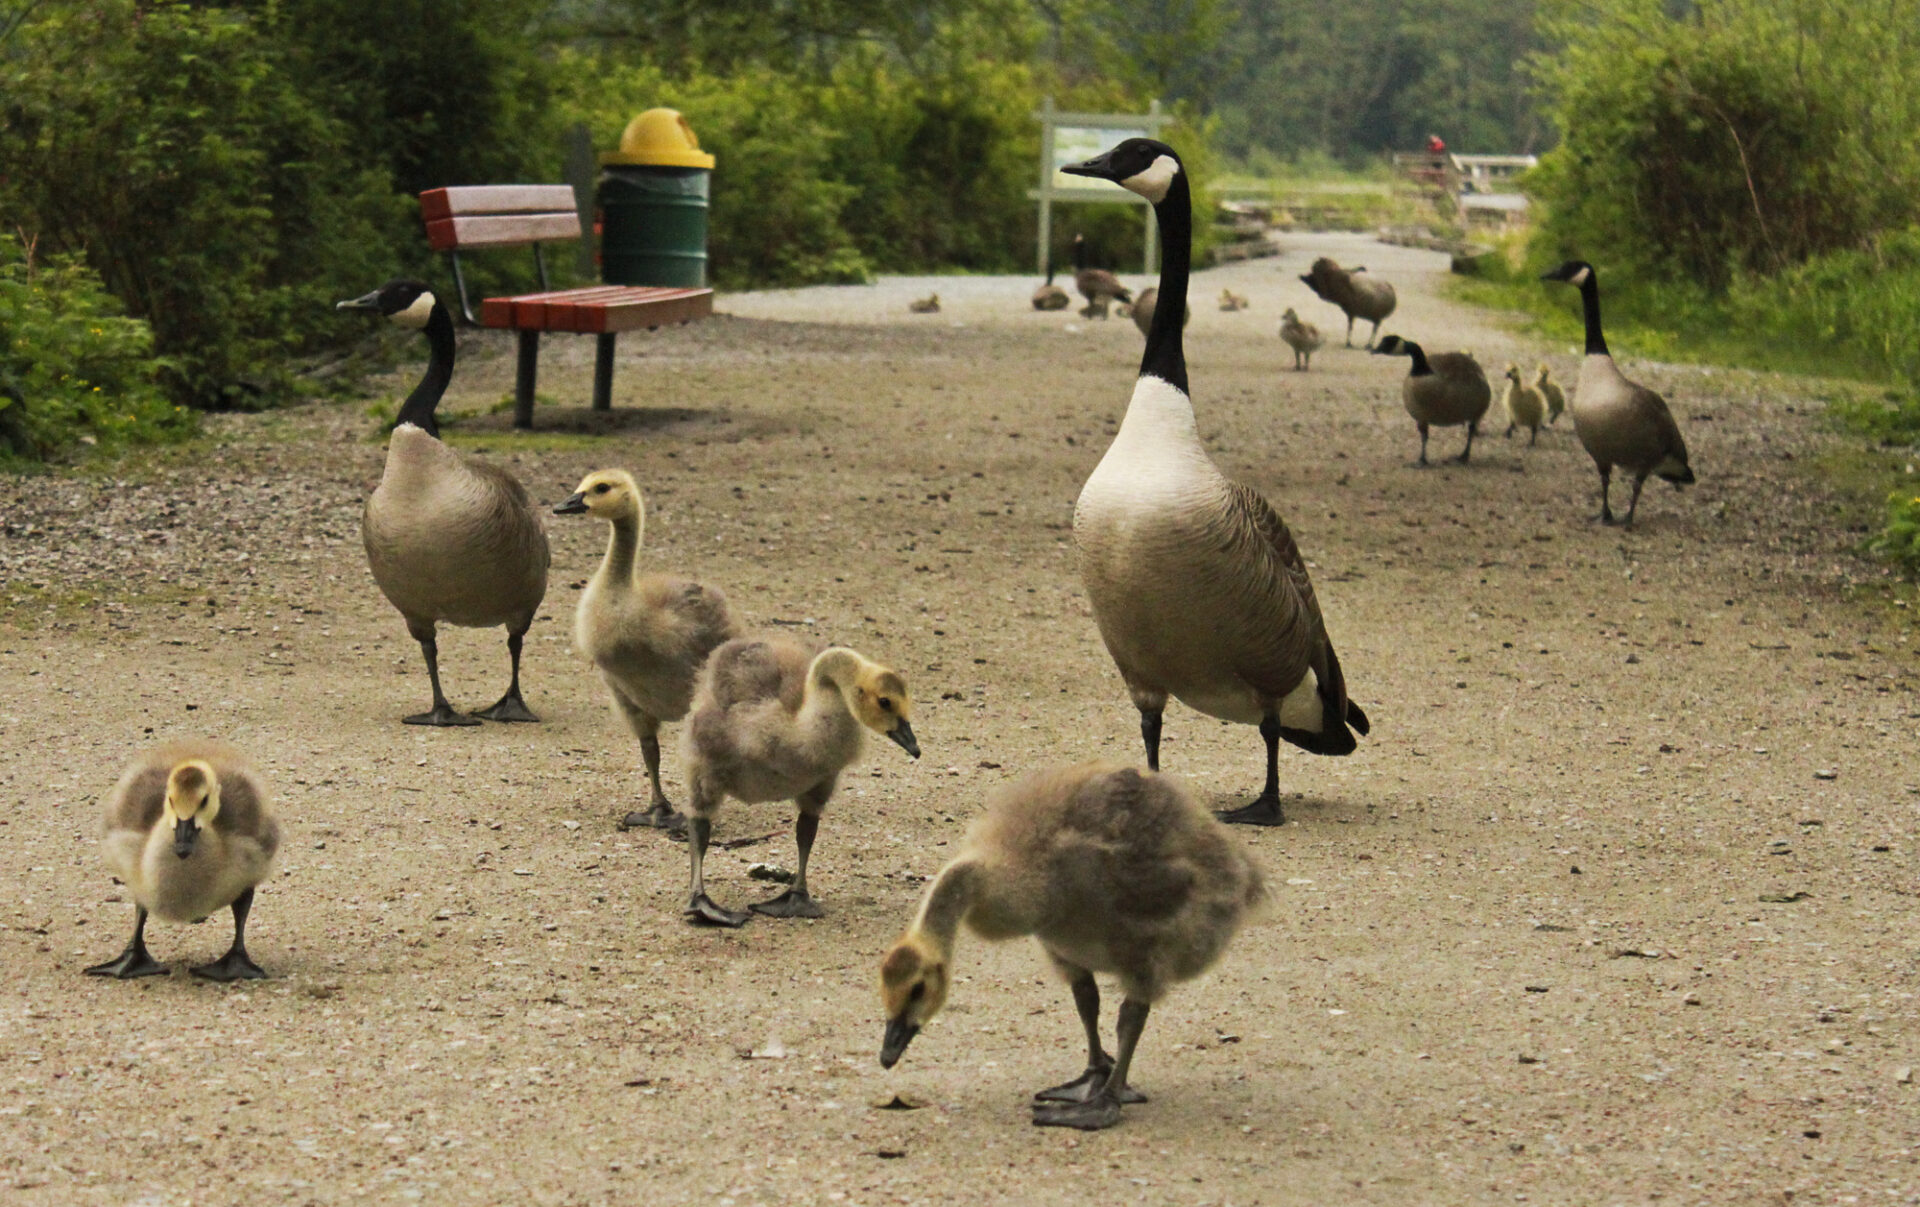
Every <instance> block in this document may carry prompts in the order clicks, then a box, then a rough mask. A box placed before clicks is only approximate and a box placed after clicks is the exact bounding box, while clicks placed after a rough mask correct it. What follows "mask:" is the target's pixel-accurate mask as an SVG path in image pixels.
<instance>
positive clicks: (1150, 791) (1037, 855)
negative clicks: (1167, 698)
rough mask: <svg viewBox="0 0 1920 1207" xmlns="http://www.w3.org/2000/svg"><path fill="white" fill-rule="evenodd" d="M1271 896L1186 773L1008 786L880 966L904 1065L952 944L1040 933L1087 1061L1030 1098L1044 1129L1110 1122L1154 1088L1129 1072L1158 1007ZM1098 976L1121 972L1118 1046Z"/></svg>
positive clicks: (1123, 772)
mask: <svg viewBox="0 0 1920 1207" xmlns="http://www.w3.org/2000/svg"><path fill="white" fill-rule="evenodd" d="M1265 899H1266V890H1265V887H1264V884H1263V882H1262V877H1261V872H1260V867H1259V865H1258V864H1256V863H1255V862H1254V861H1253V860H1252V859H1251V858H1250V857H1249V856H1248V855H1247V854H1246V853H1245V851H1243V850H1242V849H1241V848H1240V847H1239V845H1238V844H1236V843H1234V842H1233V841H1232V840H1231V839H1230V838H1229V837H1228V836H1227V832H1226V831H1225V830H1224V829H1222V828H1221V827H1220V826H1219V825H1218V824H1217V823H1216V822H1215V821H1214V819H1213V818H1212V817H1210V816H1209V815H1208V814H1207V811H1206V810H1205V809H1203V808H1202V807H1201V806H1200V805H1199V804H1198V803H1197V802H1195V801H1194V799H1193V798H1192V796H1190V795H1189V794H1188V793H1187V791H1186V789H1185V788H1183V787H1182V786H1181V785H1180V784H1179V782H1178V781H1176V780H1173V779H1169V778H1167V777H1165V776H1160V775H1155V774H1152V773H1151V772H1140V771H1136V770H1134V769H1133V768H1131V767H1121V766H1116V765H1112V764H1104V763H1086V764H1082V765H1080V766H1077V767H1062V768H1056V769H1053V770H1048V771H1039V772H1035V773H1033V774H1031V775H1028V776H1026V777H1024V778H1022V779H1020V780H1019V781H1017V782H1015V783H1013V784H1011V785H1009V786H1008V787H1006V788H1003V789H1001V790H1000V791H999V792H998V793H997V794H996V795H995V796H994V798H993V800H992V801H991V803H990V804H989V805H988V806H987V811H986V812H985V813H984V814H982V815H981V816H980V818H979V819H978V820H976V821H975V822H974V823H973V825H972V826H971V827H969V828H968V830H967V838H966V843H965V845H964V847H963V848H962V850H961V853H960V855H959V857H958V858H956V859H954V860H953V862H951V863H949V864H947V866H946V867H944V868H942V869H941V870H940V874H939V875H938V876H937V877H935V879H934V882H933V884H932V885H931V886H930V887H929V888H928V889H927V892H926V896H925V897H924V898H923V899H922V900H921V902H920V910H919V913H918V914H917V915H916V916H915V917H914V920H913V924H912V925H911V926H909V927H908V928H907V932H906V934H905V935H903V936H902V937H901V939H900V940H899V941H898V942H897V943H895V944H894V945H893V947H892V948H891V949H890V950H889V951H888V952H887V955H886V958H885V959H884V960H882V961H881V964H880V997H881V1001H882V1004H883V1005H884V1007H885V1010H886V1015H887V1031H886V1038H885V1041H884V1043H883V1044H882V1046H881V1049H880V1063H881V1064H883V1065H885V1066H886V1067H888V1068H892V1067H893V1065H894V1063H895V1062H896V1061H898V1060H899V1059H900V1056H901V1053H903V1052H905V1051H906V1048H907V1045H908V1044H909V1043H911V1042H912V1040H913V1037H914V1036H915V1035H917V1034H918V1033H919V1031H920V1029H921V1028H922V1027H923V1026H925V1025H926V1023H927V1020H928V1019H930V1018H932V1017H933V1016H934V1015H936V1014H938V1013H939V1012H940V1008H941V1007H942V1006H944V1005H945V1004H946V1000H947V989H948V986H949V985H950V984H951V983H952V980H953V972H952V963H953V944H954V938H955V936H956V934H957V933H958V931H959V929H960V925H961V923H963V922H964V923H965V924H966V925H967V927H968V928H969V929H971V930H972V931H973V932H974V933H975V934H977V935H979V936H980V937H981V938H983V939H990V940H1000V939H1013V938H1018V937H1020V936H1022V935H1032V936H1033V937H1034V938H1036V939H1038V940H1039V941H1040V945H1041V947H1042V948H1044V949H1045V950H1046V953H1047V956H1048V957H1049V958H1050V959H1051V960H1052V961H1053V965H1054V967H1055V968H1056V969H1058V970H1059V972H1060V974H1061V976H1062V977H1064V978H1065V979H1066V981H1067V984H1068V985H1069V986H1071V988H1072V990H1073V1003H1074V1006H1075V1007H1076V1008H1077V1009H1078V1010H1079V1013H1080V1023H1081V1025H1082V1027H1083V1028H1084V1029H1085V1031H1086V1037H1087V1067H1086V1071H1085V1072H1083V1073H1081V1075H1080V1076H1079V1077H1077V1078H1075V1079H1074V1080H1072V1081H1069V1082H1067V1083H1065V1084H1064V1085H1057V1086H1054V1087H1052V1088H1051V1089H1046V1090H1041V1091H1040V1092H1039V1093H1037V1094H1035V1095H1034V1108H1033V1121H1034V1123H1035V1124H1037V1125H1039V1126H1041V1127H1077V1128H1083V1129H1087V1130H1092V1129H1096V1128H1103V1127H1112V1126H1113V1125H1114V1124H1116V1123H1118V1122H1119V1121H1120V1108H1121V1104H1123V1103H1128V1102H1144V1101H1146V1096H1145V1095H1143V1094H1141V1093H1139V1092H1138V1091H1136V1090H1134V1089H1133V1088H1132V1087H1131V1086H1130V1085H1129V1084H1128V1081H1127V1075H1128V1072H1129V1071H1130V1069H1131V1068H1132V1065H1133V1054H1134V1049H1135V1047H1136V1046H1137V1045H1138V1044H1139V1042H1140V1033H1141V1032H1142V1030H1144V1029H1145V1027H1146V1023H1147V1013H1148V1011H1149V1010H1150V1009H1151V1008H1152V1006H1153V1004H1154V1003H1155V1002H1157V1001H1159V1000H1160V998H1161V997H1162V996H1164V995H1165V993H1166V992H1167V990H1168V989H1169V988H1171V987H1172V986H1173V985H1174V984H1176V983H1178V982H1180V981H1188V980H1192V979H1193V978H1194V977H1197V976H1199V975H1200V974H1201V973H1203V972H1205V971H1206V970H1207V969H1208V968H1209V967H1211V966H1212V965H1213V963H1214V961H1216V960H1218V959H1219V958H1220V955H1221V953H1223V952H1224V951H1225V950H1226V948H1227V944H1228V942H1229V941H1231V940H1232V938H1233V936H1234V934H1235V932H1237V931H1238V930H1239V929H1240V926H1241V924H1242V923H1243V922H1245V921H1246V920H1247V918H1248V916H1249V914H1250V913H1252V912H1253V911H1254V910H1256V909H1258V908H1259V907H1260V905H1261V904H1262V903H1263V902H1264V901H1265ZM1097 972H1104V973H1110V974H1112V975H1113V976H1115V977H1117V978H1118V979H1119V981H1120V988H1121V992H1123V993H1124V994H1125V995H1126V997H1125V1000H1124V1001H1123V1002H1122V1003H1121V1006H1120V1015H1119V1025H1118V1028H1117V1031H1118V1038H1119V1052H1118V1055H1117V1056H1108V1055H1107V1052H1106V1049H1105V1048H1104V1047H1103V1046H1102V1045H1101V1043H1100V990H1099V987H1098V986H1097V985H1096V984H1095V983H1094V974H1095V973H1097Z"/></svg>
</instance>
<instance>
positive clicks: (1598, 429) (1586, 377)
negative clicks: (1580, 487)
mask: <svg viewBox="0 0 1920 1207" xmlns="http://www.w3.org/2000/svg"><path fill="white" fill-rule="evenodd" d="M1541 280H1544V281H1564V282H1566V283H1567V284H1569V285H1575V286H1578V287H1579V289H1580V301H1581V305H1582V307H1583V309H1584V311H1585V313H1586V321H1587V356H1586V359H1585V360H1583V361H1581V362H1580V380H1579V381H1578V382H1576V383H1575V384H1574V391H1573V430H1574V431H1575V432H1576V433H1577V434H1578V435H1579V437H1580V443H1581V444H1582V445H1584V446H1585V447H1586V450H1587V455H1588V456H1590V457H1592V458H1593V464H1594V468H1596V469H1598V470H1599V471H1600V522H1601V523H1603V524H1611V523H1613V522H1614V521H1613V507H1612V506H1611V504H1610V502H1609V500H1608V497H1607V495H1608V490H1609V487H1610V486H1611V484H1612V479H1613V470H1614V467H1615V466H1618V467H1620V468H1621V469H1624V470H1626V471H1627V472H1628V473H1630V474H1632V475H1633V498H1632V500H1631V501H1629V502H1628V504H1627V518H1626V521H1625V524H1626V526H1627V527H1629V528H1631V527H1633V513H1634V512H1635V511H1636V510H1637V509H1638V508H1639V506H1640V488H1641V487H1642V486H1644V485H1646V482H1647V478H1648V477H1649V476H1657V477H1659V478H1662V479H1664V480H1665V481H1668V482H1671V483H1673V486H1674V489H1676V490H1678V489H1679V488H1680V487H1682V486H1687V485H1689V484H1691V483H1692V482H1693V480H1694V478H1693V467H1692V466H1691V465H1689V464H1688V462H1687V441H1686V438H1685V437H1683V436H1681V434H1680V425H1679V424H1677V423H1675V422H1674V420H1673V412H1672V411H1670V410H1668V409H1667V400H1666V399H1664V398H1662V397H1660V395H1658V394H1656V393H1654V392H1653V391H1652V390H1649V389H1647V387H1645V386H1643V385H1641V384H1639V383H1638V382H1633V381H1628V380H1627V378H1626V376H1625V375H1624V374H1622V373H1621V372H1620V368H1619V366H1618V365H1615V364H1614V363H1613V356H1612V354H1611V353H1609V352H1608V351H1607V339H1606V336H1605V335H1603V334H1602V333H1601V330H1600V279H1599V277H1598V275H1597V274H1596V273H1595V272H1594V270H1593V265H1591V264H1589V263H1587V262H1586V261H1585V260H1568V261H1567V262H1566V263H1565V264H1562V265H1561V266H1560V267H1558V268H1556V269H1554V270H1553V271H1552V272H1549V273H1546V274H1544V275H1543V276H1542V277H1541Z"/></svg>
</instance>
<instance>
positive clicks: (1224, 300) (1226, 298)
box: [1220, 289, 1253, 311]
mask: <svg viewBox="0 0 1920 1207" xmlns="http://www.w3.org/2000/svg"><path fill="white" fill-rule="evenodd" d="M1251 305H1253V303H1252V302H1250V301H1248V300H1247V297H1246V295H1245V294H1240V293H1235V292H1234V291H1233V290H1231V289H1222V290H1221V291H1220V309H1222V310H1226V311H1234V310H1245V309H1246V308H1247V307H1249V306H1251Z"/></svg>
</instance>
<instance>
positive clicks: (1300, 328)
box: [1280, 306, 1327, 373]
mask: <svg viewBox="0 0 1920 1207" xmlns="http://www.w3.org/2000/svg"><path fill="white" fill-rule="evenodd" d="M1280 338H1281V339H1282V340H1284V341H1285V342H1286V345H1287V347H1289V348H1292V349H1293V367H1294V371H1295V372H1300V373H1304V372H1306V370H1307V368H1308V367H1309V366H1310V365H1311V364H1312V363H1313V354H1314V353H1315V352H1318V351H1319V350H1320V345H1322V344H1324V343H1326V342H1327V340H1326V337H1325V336H1323V335H1321V334H1320V328H1318V327H1316V326H1314V325H1313V324H1312V323H1303V322H1301V321H1300V316H1299V315H1297V314H1295V313H1294V312H1293V307H1291V306H1289V307H1287V312H1286V313H1285V314H1283V315H1281V316H1280Z"/></svg>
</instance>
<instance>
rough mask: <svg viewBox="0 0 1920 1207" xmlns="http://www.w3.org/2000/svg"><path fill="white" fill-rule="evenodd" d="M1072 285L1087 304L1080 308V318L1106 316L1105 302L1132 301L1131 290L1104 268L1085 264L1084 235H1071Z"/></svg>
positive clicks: (1085, 242) (1085, 244)
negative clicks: (1090, 266)
mask: <svg viewBox="0 0 1920 1207" xmlns="http://www.w3.org/2000/svg"><path fill="white" fill-rule="evenodd" d="M1073 287H1074V288H1075V289H1078V290H1079V291H1080V296H1081V297H1083V298H1085V299H1087V304H1086V305H1085V306H1083V307H1081V308H1080V316H1081V317H1082V318H1090V319H1091V318H1102V319H1103V318H1106V317H1107V303H1109V302H1132V301H1133V291H1132V290H1130V289H1128V288H1127V287H1126V286H1125V285H1123V284H1122V283H1121V281H1120V278H1119V277H1116V276H1114V275H1113V274H1112V273H1110V272H1108V271H1107V270H1106V269H1104V268H1089V267H1088V266H1087V239H1086V236H1085V235H1075V236H1074V237H1073Z"/></svg>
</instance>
